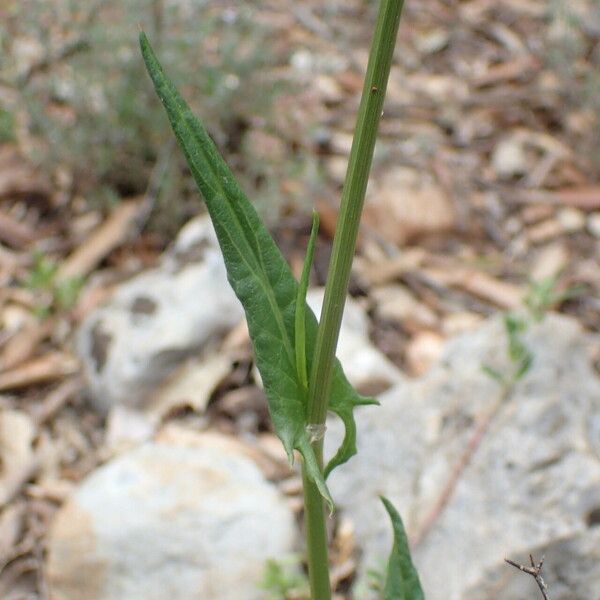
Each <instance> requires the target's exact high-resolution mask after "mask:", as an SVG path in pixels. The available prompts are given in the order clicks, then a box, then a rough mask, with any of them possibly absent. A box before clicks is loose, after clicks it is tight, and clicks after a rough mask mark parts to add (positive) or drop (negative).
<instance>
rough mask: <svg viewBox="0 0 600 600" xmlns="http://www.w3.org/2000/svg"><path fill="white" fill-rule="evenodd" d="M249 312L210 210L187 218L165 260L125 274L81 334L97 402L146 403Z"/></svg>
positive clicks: (85, 364)
mask: <svg viewBox="0 0 600 600" xmlns="http://www.w3.org/2000/svg"><path fill="white" fill-rule="evenodd" d="M242 317H243V310H242V307H241V304H240V303H239V302H238V300H237V298H236V297H235V295H234V293H233V291H232V290H231V288H230V287H229V284H228V283H227V275H226V271H225V265H224V263H223V259H222V257H221V253H220V251H219V249H218V245H217V241H216V237H215V234H214V231H213V228H212V225H211V224H210V220H209V219H208V218H206V217H202V218H198V219H195V220H193V221H191V222H190V223H188V225H186V226H185V227H184V228H183V229H182V231H181V233H180V234H179V236H178V238H177V241H176V242H175V244H174V246H173V248H172V249H171V250H170V251H169V252H167V253H166V254H165V256H164V257H163V260H162V262H161V264H160V266H159V267H158V268H156V269H153V270H149V271H146V272H144V273H141V274H140V275H138V276H136V277H134V278H133V279H131V280H129V281H127V282H125V283H124V284H122V285H121V286H119V287H118V289H117V290H116V291H115V293H114V294H113V295H112V297H111V298H110V300H109V301H108V303H107V304H106V305H105V306H103V307H102V308H100V309H98V310H96V311H95V312H93V313H92V314H91V315H90V316H89V317H88V318H87V319H86V320H85V321H84V322H83V324H82V325H81V327H80V329H79V331H78V334H77V341H76V346H77V352H78V354H79V356H80V358H81V361H82V364H83V368H84V372H85V374H86V377H87V380H88V382H89V387H90V390H91V392H92V396H93V400H94V402H95V404H96V406H97V407H99V408H100V409H103V410H108V409H109V408H111V407H112V406H115V405H119V404H126V405H128V406H131V407H139V406H140V405H141V403H142V402H144V401H146V399H147V398H148V392H149V391H150V390H152V389H154V388H155V387H156V386H157V385H158V384H159V383H160V382H162V381H163V380H164V379H165V377H166V376H167V375H169V374H170V373H171V372H172V370H173V369H174V368H175V367H176V366H177V365H179V364H181V362H182V361H183V360H184V359H185V358H187V357H188V356H190V355H192V354H196V353H198V352H200V351H201V350H202V349H203V348H205V347H206V346H207V345H208V344H209V343H210V342H211V341H213V340H214V339H215V338H216V337H218V336H219V335H220V334H222V333H223V332H225V331H227V330H229V329H230V328H231V327H233V326H234V325H235V324H236V323H238V322H239V320H240V319H241V318H242Z"/></svg>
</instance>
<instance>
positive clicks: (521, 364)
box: [482, 313, 533, 388]
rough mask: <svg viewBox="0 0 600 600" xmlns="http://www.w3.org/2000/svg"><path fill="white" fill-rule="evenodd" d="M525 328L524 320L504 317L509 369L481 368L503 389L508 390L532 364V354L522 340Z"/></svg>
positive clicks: (512, 315) (485, 366) (526, 323)
mask: <svg viewBox="0 0 600 600" xmlns="http://www.w3.org/2000/svg"><path fill="white" fill-rule="evenodd" d="M527 327H528V322H527V320H526V319H525V318H523V317H520V316H517V315H515V314H512V313H508V314H506V315H504V330H505V331H506V336H507V338H508V347H507V354H508V358H509V360H510V368H509V370H508V371H507V372H501V371H499V370H498V369H496V368H494V367H491V366H490V365H483V366H482V369H483V371H484V372H485V373H487V374H488V375H489V376H490V377H491V378H492V379H495V380H496V381H497V382H498V383H500V384H501V385H502V386H503V387H505V388H509V387H511V386H512V385H514V384H515V383H516V382H517V381H519V380H520V379H521V378H522V377H523V376H524V375H525V373H527V371H529V368H530V367H531V363H532V362H533V354H532V353H531V351H530V350H529V348H527V346H526V345H525V343H524V342H523V339H522V334H523V333H524V332H525V331H526V330H527Z"/></svg>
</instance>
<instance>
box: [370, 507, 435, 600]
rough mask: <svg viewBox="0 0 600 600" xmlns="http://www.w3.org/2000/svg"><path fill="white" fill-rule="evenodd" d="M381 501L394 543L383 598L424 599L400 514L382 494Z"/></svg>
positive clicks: (400, 599)
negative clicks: (388, 518) (390, 523)
mask: <svg viewBox="0 0 600 600" xmlns="http://www.w3.org/2000/svg"><path fill="white" fill-rule="evenodd" d="M381 501H382V502H383V505H384V507H385V510H386V511H387V513H388V515H389V517H390V520H391V521H392V527H393V529H394V544H393V546H392V551H391V553H390V558H389V561H388V571H387V578H386V582H385V588H384V595H383V600H425V595H424V593H423V588H422V587H421V582H420V580H419V574H418V573H417V570H416V569H415V566H414V565H413V562H412V557H411V555H410V549H409V545H408V538H407V536H406V531H405V529H404V524H403V523H402V519H401V517H400V514H399V513H398V511H397V510H396V509H395V508H394V506H393V504H392V503H391V502H390V501H389V500H388V499H387V498H384V497H383V496H382V497H381Z"/></svg>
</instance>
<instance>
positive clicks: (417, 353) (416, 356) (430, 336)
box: [405, 331, 444, 375]
mask: <svg viewBox="0 0 600 600" xmlns="http://www.w3.org/2000/svg"><path fill="white" fill-rule="evenodd" d="M443 346H444V338H443V337H442V336H441V335H440V334H439V333H435V332H433V331H422V332H420V333H418V334H417V335H415V337H413V338H412V339H411V340H410V341H409V342H408V344H407V346H406V351H405V352H406V363H407V365H408V370H409V372H410V373H411V374H412V375H424V374H425V373H427V371H429V369H430V368H431V366H432V365H433V364H434V363H435V362H436V360H438V358H439V357H440V354H441V352H442V348H443Z"/></svg>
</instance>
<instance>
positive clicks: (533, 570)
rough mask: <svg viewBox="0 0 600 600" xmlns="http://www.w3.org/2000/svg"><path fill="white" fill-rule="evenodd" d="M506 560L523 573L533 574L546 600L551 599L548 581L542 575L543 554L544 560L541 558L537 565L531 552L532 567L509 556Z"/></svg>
mask: <svg viewBox="0 0 600 600" xmlns="http://www.w3.org/2000/svg"><path fill="white" fill-rule="evenodd" d="M504 560H505V561H506V562H507V563H508V564H509V565H512V566H513V567H515V568H517V569H519V571H523V573H527V574H528V575H531V576H532V577H533V578H534V579H535V582H536V583H537V585H538V587H539V588H540V592H542V596H543V597H544V600H550V596H548V586H547V585H546V582H545V581H544V578H543V577H542V565H543V564H544V557H543V556H542V560H540V562H539V563H538V564H537V565H536V564H535V561H534V560H533V556H532V555H531V554H530V555H529V560H530V562H531V567H526V566H525V565H520V564H519V563H516V562H514V561H513V560H510V559H508V558H505V559H504Z"/></svg>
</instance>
